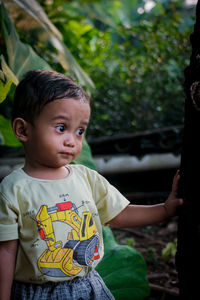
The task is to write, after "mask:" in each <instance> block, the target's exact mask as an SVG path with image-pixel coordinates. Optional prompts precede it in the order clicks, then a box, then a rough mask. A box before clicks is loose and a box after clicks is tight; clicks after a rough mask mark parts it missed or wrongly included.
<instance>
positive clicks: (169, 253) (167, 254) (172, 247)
mask: <svg viewBox="0 0 200 300" xmlns="http://www.w3.org/2000/svg"><path fill="white" fill-rule="evenodd" d="M176 251H177V238H176V239H174V241H173V242H169V243H167V245H166V246H165V248H164V249H163V250H162V257H163V258H164V259H166V260H167V259H169V258H171V257H174V256H175V255H176Z"/></svg>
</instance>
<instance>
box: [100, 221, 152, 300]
mask: <svg viewBox="0 0 200 300" xmlns="http://www.w3.org/2000/svg"><path fill="white" fill-rule="evenodd" d="M103 237H104V246H105V255H104V257H103V259H102V261H101V262H100V264H99V265H98V266H97V271H98V272H99V274H100V275H101V276H102V278H103V280H104V282H105V283H106V285H107V286H108V288H109V289H110V290H111V292H112V294H113V295H114V297H115V299H116V300H124V299H126V300H133V299H134V300H143V299H144V298H145V297H147V296H148V295H149V285H148V280H147V276H146V264H145V261H144V259H143V258H142V256H141V254H140V253H139V252H138V251H137V250H135V249H133V248H132V247H129V246H124V245H118V244H117V243H116V241H115V239H114V236H113V234H112V231H111V229H110V228H109V227H104V228H103Z"/></svg>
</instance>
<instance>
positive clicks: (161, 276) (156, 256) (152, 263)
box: [112, 217, 179, 300]
mask: <svg viewBox="0 0 200 300" xmlns="http://www.w3.org/2000/svg"><path fill="white" fill-rule="evenodd" d="M112 230H113V233H114V235H115V238H116V240H117V242H118V243H120V244H126V245H130V246H133V247H135V249H136V250H138V251H139V252H140V253H141V254H142V256H143V257H144V259H145V261H146V264H147V276H148V280H149V285H150V290H151V294H150V296H149V297H147V298H146V299H145V300H178V299H179V290H178V274H177V271H176V266H175V257H174V256H173V255H174V253H173V250H174V247H173V246H172V247H169V244H168V243H173V245H175V242H174V241H175V239H176V236H177V219H176V217H175V218H173V219H171V220H170V221H168V222H165V223H161V224H158V225H153V226H148V227H145V228H136V229H123V230H118V229H117V230H116V229H113V228H112ZM167 245H168V247H169V255H167V258H164V257H163V255H162V251H163V249H166V246H167ZM175 249H176V246H175ZM170 250H171V251H170Z"/></svg>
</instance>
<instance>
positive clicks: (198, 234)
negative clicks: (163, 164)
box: [176, 0, 200, 300]
mask: <svg viewBox="0 0 200 300" xmlns="http://www.w3.org/2000/svg"><path fill="white" fill-rule="evenodd" d="M190 41H191V45H192V55H191V57H190V65H189V66H188V67H187V68H186V69H185V93H186V99H185V121H184V137H183V150H182V155H181V167H180V170H181V181H180V194H181V196H182V197H183V198H184V205H183V207H182V208H181V209H180V215H179V224H178V249H177V256H176V264H177V269H178V274H179V284H180V298H181V300H182V299H184V300H186V299H187V300H198V299H200V0H199V1H198V3H197V7H196V23H195V25H194V32H193V34H192V35H191V36H190Z"/></svg>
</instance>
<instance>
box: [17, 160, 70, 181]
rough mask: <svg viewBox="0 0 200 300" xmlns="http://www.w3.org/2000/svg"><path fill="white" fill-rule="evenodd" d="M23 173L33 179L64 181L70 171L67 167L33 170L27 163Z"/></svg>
mask: <svg viewBox="0 0 200 300" xmlns="http://www.w3.org/2000/svg"><path fill="white" fill-rule="evenodd" d="M23 171H24V172H25V173H26V174H27V175H29V176H31V177H34V178H38V179H46V180H59V179H64V178H66V177H67V176H68V175H69V169H68V168H67V167H66V166H63V167H60V168H48V167H44V168H42V167H41V168H33V167H31V166H29V165H27V164H26V163H25V165H24V167H23Z"/></svg>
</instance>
